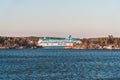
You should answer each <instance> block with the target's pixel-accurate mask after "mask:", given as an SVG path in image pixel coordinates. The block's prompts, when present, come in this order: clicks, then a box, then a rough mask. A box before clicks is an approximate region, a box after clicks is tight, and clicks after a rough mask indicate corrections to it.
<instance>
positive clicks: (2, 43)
mask: <svg viewBox="0 0 120 80" xmlns="http://www.w3.org/2000/svg"><path fill="white" fill-rule="evenodd" d="M38 40H39V37H2V36H0V49H22V48H38V47H40V46H38V45H37V42H38Z"/></svg>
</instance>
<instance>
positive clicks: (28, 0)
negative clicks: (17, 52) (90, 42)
mask: <svg viewBox="0 0 120 80" xmlns="http://www.w3.org/2000/svg"><path fill="white" fill-rule="evenodd" d="M67 35H72V36H73V37H78V38H88V37H104V36H107V35H113V36H116V37H120V0H0V36H45V37H47V36H52V37H66V36H67Z"/></svg>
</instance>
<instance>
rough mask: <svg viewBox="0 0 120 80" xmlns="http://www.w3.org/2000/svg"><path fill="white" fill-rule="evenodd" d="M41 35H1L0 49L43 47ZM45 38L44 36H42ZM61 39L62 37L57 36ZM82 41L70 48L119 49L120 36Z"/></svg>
mask: <svg viewBox="0 0 120 80" xmlns="http://www.w3.org/2000/svg"><path fill="white" fill-rule="evenodd" d="M39 38H40V37H33V36H32V37H2V36H0V49H23V48H41V47H42V46H38V41H39ZM41 38H43V37H41ZM51 38H56V37H51ZM57 39H60V38H57ZM77 40H80V41H81V43H74V44H73V46H70V47H68V49H119V50H120V38H118V37H113V36H112V35H109V36H108V37H101V38H88V39H87V38H83V39H79V38H77Z"/></svg>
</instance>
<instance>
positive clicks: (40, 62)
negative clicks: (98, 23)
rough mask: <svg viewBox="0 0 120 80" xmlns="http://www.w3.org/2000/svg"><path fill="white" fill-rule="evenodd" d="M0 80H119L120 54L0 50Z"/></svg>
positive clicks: (79, 51)
mask: <svg viewBox="0 0 120 80" xmlns="http://www.w3.org/2000/svg"><path fill="white" fill-rule="evenodd" d="M0 80H120V51H119V50H64V49H49V48H46V49H40V48H39V49H23V50H22V49H21V50H19V49H18V50H0Z"/></svg>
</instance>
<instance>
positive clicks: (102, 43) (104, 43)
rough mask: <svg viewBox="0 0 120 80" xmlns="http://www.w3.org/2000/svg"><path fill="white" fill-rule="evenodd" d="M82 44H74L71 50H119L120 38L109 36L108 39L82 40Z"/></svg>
mask: <svg viewBox="0 0 120 80" xmlns="http://www.w3.org/2000/svg"><path fill="white" fill-rule="evenodd" d="M81 41H82V43H80V44H74V45H73V46H72V47H70V48H71V49H119V50H120V38H118V37H113V35H109V36H108V37H101V38H88V39H86V38H84V39H81Z"/></svg>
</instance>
